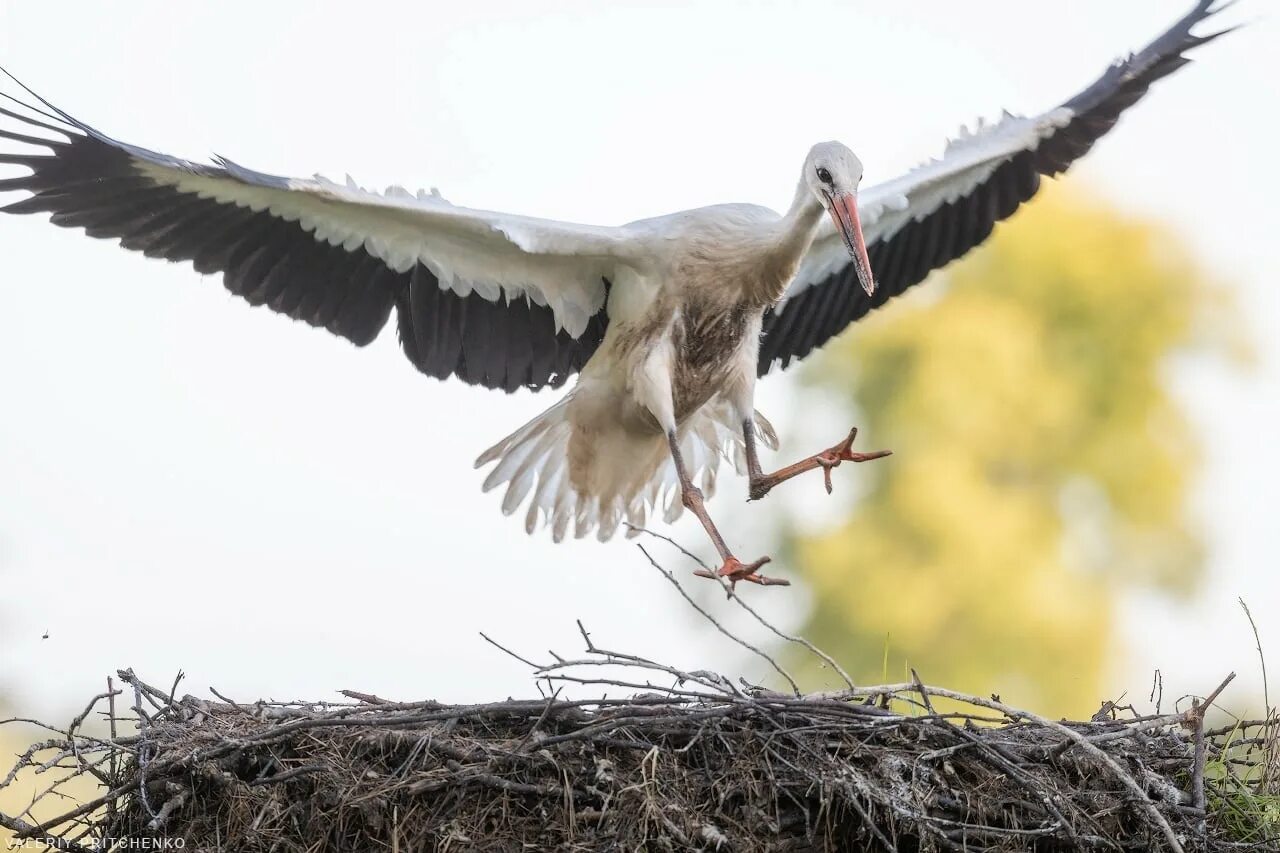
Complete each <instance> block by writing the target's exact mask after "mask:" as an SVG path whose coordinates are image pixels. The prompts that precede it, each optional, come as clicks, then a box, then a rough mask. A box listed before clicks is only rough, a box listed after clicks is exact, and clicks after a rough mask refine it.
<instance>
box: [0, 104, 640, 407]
mask: <svg viewBox="0 0 1280 853" xmlns="http://www.w3.org/2000/svg"><path fill="white" fill-rule="evenodd" d="M11 79H12V78H11ZM15 82H16V81H15ZM19 85H21V84H19ZM24 88H25V87H24ZM28 94H31V93H30V92H29V90H28ZM3 97H4V98H5V99H6V100H5V101H0V104H3V105H4V106H3V107H0V115H2V116H3V117H4V119H7V120H8V121H4V120H3V119H0V122H3V123H0V138H3V139H4V140H8V141H9V142H11V143H17V145H9V146H6V148H8V149H10V150H3V149H0V164H7V165H11V166H19V167H25V168H26V169H27V170H29V172H30V174H26V175H22V176H19V177H10V178H5V179H3V180H0V192H10V191H23V192H26V193H28V194H29V195H28V197H26V198H23V199H21V200H20V201H17V202H15V203H12V204H9V205H8V206H7V207H4V208H0V209H3V210H5V211H7V212H9V213H49V214H52V216H51V220H52V221H53V222H54V223H55V224H57V225H61V226H65V227H70V228H83V229H84V230H85V232H86V233H87V234H89V235H90V236H93V237H103V238H111V239H117V240H119V241H120V243H121V245H123V246H124V247H125V248H128V249H133V250H136V251H140V252H142V253H143V254H145V255H147V256H149V257H156V258H165V259H168V260H171V261H190V262H191V263H192V265H193V266H194V267H195V269H196V270H197V271H198V272H201V273H222V275H223V282H224V283H225V285H226V287H227V289H228V290H230V291H231V292H232V293H234V294H236V295H237V296H240V297H242V298H243V299H245V300H246V301H248V302H249V303H250V304H253V305H266V306H268V307H269V308H271V309H272V310H274V311H278V312H280V313H282V314H287V315H288V316H290V317H292V318H294V319H295V320H304V321H306V322H307V323H310V324H311V325H313V326H320V327H323V328H325V329H328V330H329V331H330V332H333V333H334V334H336V335H341V336H342V337H344V338H346V339H347V340H349V341H351V342H353V343H355V344H356V345H358V346H364V345H365V344H368V343H369V342H371V341H372V340H373V339H374V338H376V337H377V335H378V333H379V332H380V331H381V330H382V328H383V327H384V326H385V325H386V324H387V321H388V319H389V318H390V316H391V311H392V309H395V311H396V315H397V322H398V326H399V332H400V341H401V344H402V346H403V348H404V352H405V354H406V355H407V356H408V357H409V360H410V361H412V362H413V364H414V365H415V366H416V367H417V368H418V369H419V370H421V371H422V372H424V373H426V374H429V375H431V376H435V377H438V378H440V379H444V378H446V377H449V376H457V377H458V378H460V379H462V380H463V381H465V382H469V383H472V384H478V385H484V386H486V387H489V388H502V389H504V390H506V391H514V390H515V389H516V388H521V387H527V388H540V387H544V386H548V385H550V386H559V385H561V384H563V383H564V381H565V380H566V379H567V378H568V377H569V376H570V375H571V374H573V373H575V372H577V371H578V370H579V369H580V368H581V367H582V365H583V364H584V363H585V362H586V360H587V359H588V358H589V357H590V356H591V354H592V353H593V352H594V351H595V349H596V347H597V346H598V345H599V343H600V341H601V339H602V338H603V337H604V332H605V328H606V326H607V324H608V317H607V314H606V310H605V302H606V295H607V292H606V291H607V287H608V281H609V280H611V278H612V277H613V275H614V270H615V269H616V267H617V265H618V263H619V253H620V251H621V250H622V248H623V245H624V240H623V237H622V234H621V232H620V231H618V230H617V229H612V228H596V227H592V226H586V225H572V224H568V223H560V222H552V221H549V220H542V219H533V218H529V217H520V216H512V215H508V214H500V213H492V212H489V211H480V210H470V209H467V208H462V207H456V206H454V205H451V204H449V203H448V202H446V201H444V200H443V199H441V198H440V197H439V196H438V195H436V194H434V193H432V194H426V193H418V194H417V195H413V194H410V193H408V192H407V191H405V190H402V189H397V188H392V189H390V190H388V191H387V192H386V193H385V194H382V193H375V192H370V191H367V190H363V189H360V188H359V187H357V186H355V184H354V183H352V182H350V181H349V180H348V183H347V184H345V185H341V184H336V183H333V182H331V181H327V180H325V179H323V178H320V177H317V178H314V179H295V178H281V177H276V176H274V175H266V174H262V173H260V172H255V171H252V170H250V169H246V168H244V167H242V166H238V165H236V164H235V163H232V162H231V161H229V160H225V159H218V160H217V161H216V163H215V164H214V165H202V164H196V163H189V162H186V161H184V160H178V159H175V158H173V157H169V156H167V155H164V154H157V153H155V152H153V151H147V150H145V149H142V148H138V147H135V146H132V145H127V144H125V143H122V142H118V141H116V140H114V139H111V138H110V137H108V136H106V135H104V134H102V133H99V132H98V131H96V130H94V129H93V128H91V127H89V126H88V125H86V124H84V123H82V122H80V121H77V120H76V119H74V118H72V117H71V116H69V115H67V114H66V113H64V112H62V111H61V110H58V109H57V108H56V107H53V106H52V105H50V104H49V103H48V102H46V101H43V99H39V98H38V97H37V96H34V95H33V94H32V95H31V97H32V99H33V102H32V103H24V102H23V101H20V100H18V99H16V98H14V97H12V96H10V95H4V96H3ZM36 101H38V104H36V103H35V102H36ZM6 125H7V126H6ZM15 127H16V129H15ZM12 149H19V150H12ZM37 149H43V151H40V150H37Z"/></svg>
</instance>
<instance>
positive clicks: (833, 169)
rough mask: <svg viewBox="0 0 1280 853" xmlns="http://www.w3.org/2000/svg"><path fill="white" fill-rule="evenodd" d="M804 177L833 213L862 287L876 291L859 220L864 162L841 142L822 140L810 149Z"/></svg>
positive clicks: (823, 203)
mask: <svg viewBox="0 0 1280 853" xmlns="http://www.w3.org/2000/svg"><path fill="white" fill-rule="evenodd" d="M801 180H803V181H804V182H805V185H806V186H807V187H809V190H810V191H811V192H812V193H813V195H814V197H815V198H816V199H817V200H818V201H819V203H821V204H822V206H823V207H824V208H826V211H827V213H829V214H830V215H831V221H832V222H834V223H835V226H836V232H837V233H838V234H839V235H840V238H841V239H842V240H844V245H845V248H846V249H848V250H849V257H850V258H852V259H853V265H854V269H855V270H856V271H857V274H858V282H859V283H860V284H861V285H862V289H863V290H865V291H866V292H867V294H868V295H870V294H872V293H874V292H875V289H876V282H875V279H874V278H872V276H871V261H870V260H869V259H868V258H867V244H866V241H865V240H864V239H863V238H862V222H861V221H860V220H859V219H858V183H859V182H860V181H861V180H862V161H861V160H859V159H858V158H857V156H855V155H854V153H853V152H852V151H850V150H849V149H848V147H846V146H845V145H842V144H841V143H839V142H819V143H818V144H817V145H815V146H813V148H811V149H809V156H808V157H806V158H805V160H804V173H803V175H802V176H801Z"/></svg>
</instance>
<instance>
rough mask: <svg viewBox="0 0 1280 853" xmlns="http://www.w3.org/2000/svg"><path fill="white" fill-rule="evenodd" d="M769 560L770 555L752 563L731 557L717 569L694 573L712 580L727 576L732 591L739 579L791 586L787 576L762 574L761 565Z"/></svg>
mask: <svg viewBox="0 0 1280 853" xmlns="http://www.w3.org/2000/svg"><path fill="white" fill-rule="evenodd" d="M768 562H770V558H769V557H761V558H760V559H758V560H755V561H753V562H750V563H743V562H742V561H741V560H739V559H738V558H737V557H729V558H728V559H726V560H725V561H724V565H723V566H721V567H720V568H719V569H718V570H717V571H714V572H713V571H710V570H708V569H696V570H694V574H695V575H697V576H698V577H700V578H711V579H712V580H720V579H721V578H725V579H727V580H728V581H729V589H730V591H731V592H732V590H733V589H734V588H735V587H736V586H737V584H738V581H747V582H749V583H754V584H759V585H760V586H790V585H791V581H789V580H787V579H785V578H770V577H765V576H764V575H762V574H760V567H761V566H763V565H764V564H765V563H768Z"/></svg>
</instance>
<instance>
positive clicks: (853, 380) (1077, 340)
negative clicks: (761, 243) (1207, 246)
mask: <svg viewBox="0 0 1280 853" xmlns="http://www.w3.org/2000/svg"><path fill="white" fill-rule="evenodd" d="M1226 308H1229V302H1228V300H1227V299H1226V295H1225V292H1224V291H1223V290H1221V289H1219V288H1218V287H1216V286H1214V285H1213V284H1212V283H1211V282H1210V281H1209V280H1208V279H1207V278H1206V277H1205V275H1204V274H1202V273H1201V272H1200V271H1199V270H1197V269H1196V267H1195V265H1194V264H1193V263H1192V261H1191V259H1190V258H1189V256H1188V253H1187V252H1186V251H1185V250H1184V249H1183V247H1182V244H1181V242H1180V241H1179V240H1178V238H1177V237H1176V235H1174V234H1171V233H1170V232H1169V231H1168V230H1166V229H1164V228H1162V227H1159V226H1157V225H1153V224H1151V223H1148V222H1142V221H1135V220H1133V219H1129V218H1126V217H1125V216H1123V215H1122V214H1120V213H1118V212H1116V211H1115V210H1114V209H1111V208H1109V207H1108V206H1106V205H1105V204H1102V203H1100V202H1097V201H1095V200H1090V199H1086V198H1083V197H1081V196H1079V195H1072V194H1070V193H1066V192H1063V191H1062V190H1060V189H1056V188H1054V187H1047V188H1046V189H1045V190H1044V191H1043V192H1042V194H1041V196H1040V197H1039V198H1038V199H1037V200H1036V201H1035V202H1034V203H1033V204H1031V205H1029V206H1028V207H1027V208H1025V209H1024V210H1022V211H1021V212H1019V213H1018V215H1017V216H1015V217H1014V218H1013V220H1011V221H1010V222H1008V223H1006V224H1004V225H1001V226H999V227H998V229H997V233H996V234H995V235H994V236H993V237H992V239H991V240H990V242H989V243H988V245H986V246H985V247H983V248H981V249H980V250H978V251H976V252H975V253H974V254H973V255H972V256H971V257H969V258H968V259H966V260H965V261H963V262H962V263H959V264H957V265H956V266H955V267H953V268H951V269H949V270H948V272H947V273H946V274H945V275H944V277H943V278H942V279H941V280H934V281H931V282H928V283H927V284H925V285H923V286H922V287H920V288H919V289H918V291H917V292H916V293H914V294H913V295H912V296H911V297H907V298H904V299H902V300H900V301H899V302H898V303H896V304H894V305H892V306H891V307H889V308H888V309H886V310H883V311H880V312H877V313H875V314H874V315H872V316H870V317H868V318H866V319H865V320H863V321H862V322H860V323H859V324H858V325H857V326H856V330H855V331H853V332H852V333H850V334H847V335H845V336H844V337H843V338H841V339H840V340H839V341H837V342H835V343H834V344H833V345H832V346H830V347H828V349H827V351H826V352H825V353H823V354H822V355H821V356H820V357H818V358H816V359H815V360H814V362H813V363H812V364H811V365H810V366H809V367H808V368H807V372H806V373H805V378H806V382H807V384H808V385H810V386H812V388H814V389H815V390H817V391H818V392H820V393H822V394H823V395H824V396H827V397H830V396H833V395H834V396H838V397H841V398H843V399H847V400H849V401H850V402H851V403H852V404H854V406H856V409H857V411H858V412H859V415H858V421H859V425H860V427H861V428H862V429H863V431H864V435H863V436H862V437H861V438H860V439H859V445H860V446H861V447H863V448H864V449H871V448H873V447H889V448H892V449H893V450H894V453H895V455H894V456H892V457H891V458H889V459H887V460H884V461H882V462H876V463H874V464H869V465H863V466H859V468H858V472H857V476H859V477H861V478H867V479H869V480H870V481H871V486H870V491H869V493H868V494H867V495H866V497H865V498H864V499H863V500H862V501H861V502H860V503H859V504H858V505H857V506H856V508H855V509H854V511H853V512H852V514H851V515H850V516H849V517H848V518H847V519H846V520H845V521H844V522H843V523H841V524H839V525H838V526H837V527H835V528H834V529H830V530H827V531H825V532H821V533H818V534H816V535H807V534H801V533H799V532H795V531H792V532H790V533H789V534H788V535H787V538H788V544H787V550H789V551H790V553H791V555H792V557H793V562H794V565H796V566H797V567H799V568H800V569H801V570H802V571H804V572H805V573H806V575H807V578H808V580H809V582H810V583H811V584H812V585H813V587H814V588H815V602H816V604H815V610H814V612H813V614H812V617H811V620H810V624H809V625H808V627H807V629H806V634H807V636H809V637H810V638H811V639H812V640H814V641H815V642H816V643H818V644H819V645H820V646H823V647H825V648H826V649H828V650H829V651H832V652H834V653H836V655H837V657H839V658H841V659H843V660H845V661H849V662H850V663H851V664H852V668H851V672H852V674H853V675H854V677H855V678H859V679H861V680H863V681H864V682H865V681H873V680H874V681H878V680H880V679H881V678H882V677H884V676H885V675H887V676H888V677H889V678H890V679H895V680H896V679H898V678H901V677H902V675H903V672H904V670H905V668H906V667H907V666H913V667H916V668H918V669H919V670H920V672H921V674H922V676H923V677H924V678H925V679H926V680H933V681H935V682H946V683H947V684H948V685H949V686H954V687H957V688H958V689H963V690H968V691H971V692H975V693H984V692H997V693H1001V694H1003V696H1004V697H1005V698H1006V699H1008V700H1010V701H1015V702H1026V703H1027V704H1029V705H1034V706H1035V707H1036V708H1038V709H1040V710H1042V711H1047V712H1049V713H1061V714H1080V713H1087V712H1091V711H1093V710H1095V709H1096V708H1097V706H1098V702H1099V700H1100V699H1102V698H1105V697H1102V696H1101V695H1100V692H1099V691H1100V690H1101V685H1100V677H1101V675H1102V674H1103V671H1104V666H1105V663H1106V654H1107V652H1108V649H1109V648H1110V646H1111V642H1112V632H1113V626H1114V619H1115V608H1114V601H1115V596H1116V593H1117V591H1118V590H1119V589H1120V588H1121V585H1122V584H1142V585H1154V586H1158V587H1162V588H1166V589H1169V590H1173V591H1178V592H1186V591H1188V590H1189V589H1190V588H1191V585H1192V584H1193V583H1194V581H1195V579H1196V576H1197V573H1198V570H1199V568H1200V565H1201V558H1202V548H1201V544H1200V541H1199V538H1198V536H1197V531H1196V526H1195V524H1194V523H1193V521H1192V520H1191V519H1189V518H1188V513H1187V508H1186V498H1187V492H1188V482H1189V479H1190V478H1191V477H1192V476H1193V474H1194V471H1195V467H1196V461H1197V452H1196V450H1197V447H1196V441H1195V438H1194V436H1193V435H1192V433H1191V430H1190V429H1189V426H1188V423H1187V421H1186V419H1185V418H1184V416H1183V414H1182V413H1181V412H1180V410H1179V407H1178V404H1177V401H1176V400H1175V399H1174V398H1173V397H1171V395H1170V393H1169V390H1168V388H1167V387H1166V381H1165V380H1166V375H1165V374H1166V370H1167V368H1168V363H1169V357H1170V356H1171V355H1172V354H1174V353H1175V352H1177V351H1180V350H1205V349H1219V350H1221V349H1225V348H1226V345H1227V344H1229V343H1230V342H1231V338H1232V334H1233V333H1230V332H1225V331H1223V330H1224V329H1226V328H1227V324H1225V323H1223V322H1222V320H1223V318H1224V317H1228V316H1229V315H1230V312H1229V311H1228V310H1224V309H1226ZM845 476H853V475H852V474H847V475H845ZM886 643H887V654H888V661H889V663H888V672H887V673H885V672H884V671H883V669H884V666H885V664H884V660H885V655H886Z"/></svg>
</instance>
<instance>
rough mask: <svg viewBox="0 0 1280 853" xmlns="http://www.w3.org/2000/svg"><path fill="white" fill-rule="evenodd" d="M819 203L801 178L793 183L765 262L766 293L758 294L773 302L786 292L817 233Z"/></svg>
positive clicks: (819, 217) (819, 215)
mask: <svg viewBox="0 0 1280 853" xmlns="http://www.w3.org/2000/svg"><path fill="white" fill-rule="evenodd" d="M822 213H823V210H822V205H821V203H819V202H818V200H817V199H816V198H814V197H813V193H812V192H810V190H809V187H808V186H807V185H806V184H805V182H804V181H803V180H801V181H800V183H799V185H798V186H797V187H796V195H795V198H794V199H793V200H792V202H791V207H790V208H789V209H788V210H787V212H786V214H785V215H784V216H783V217H782V218H781V219H779V220H778V224H777V228H776V230H775V232H774V234H773V235H772V240H771V242H772V244H773V245H772V246H771V249H772V251H771V252H770V261H771V263H770V264H769V265H768V266H769V268H770V274H768V275H766V276H765V278H764V281H763V282H762V284H763V285H764V288H765V291H766V292H765V293H763V294H761V296H762V297H763V300H764V301H765V302H768V303H773V302H776V301H777V300H778V299H780V298H781V297H782V294H783V293H784V292H786V289H787V285H789V284H790V283H791V279H792V278H794V277H795V274H796V269H797V268H798V267H799V266H800V259H801V258H803V257H804V254H805V252H807V251H809V244H810V243H812V242H813V237H814V234H816V233H817V229H818V222H819V221H821V219H822Z"/></svg>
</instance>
